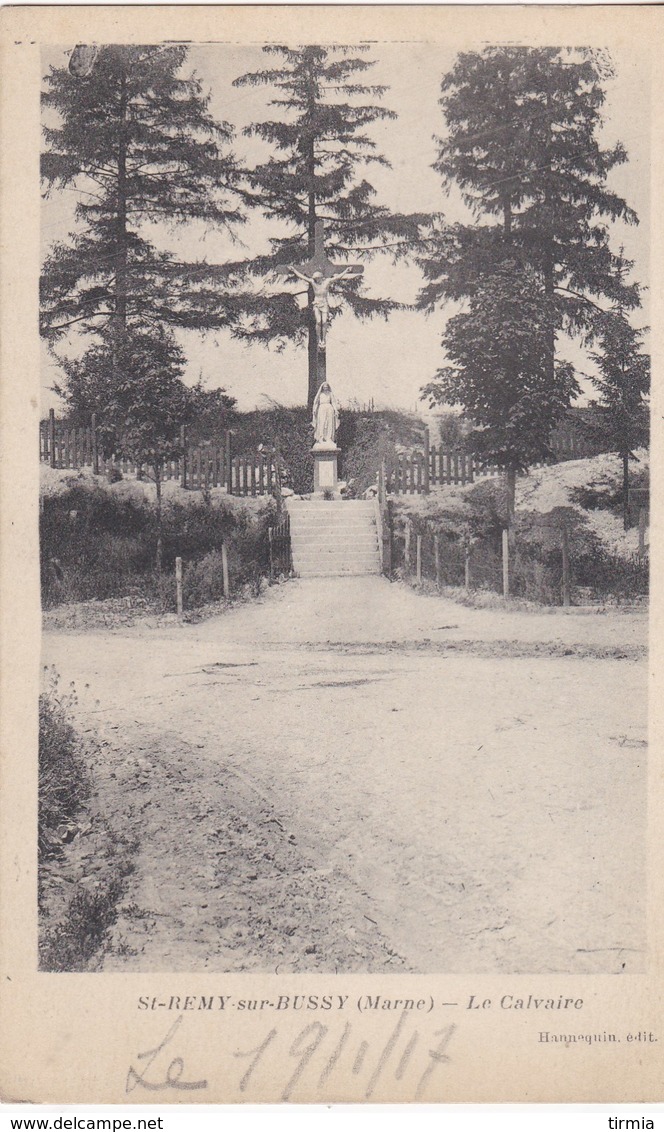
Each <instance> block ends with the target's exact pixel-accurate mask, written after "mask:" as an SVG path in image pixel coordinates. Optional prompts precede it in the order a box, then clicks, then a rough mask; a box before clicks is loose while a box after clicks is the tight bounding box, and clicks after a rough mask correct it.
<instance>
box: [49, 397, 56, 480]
mask: <svg viewBox="0 0 664 1132" xmlns="http://www.w3.org/2000/svg"><path fill="white" fill-rule="evenodd" d="M48 456H49V464H50V465H51V467H52V468H54V467H55V409H49V411H48Z"/></svg>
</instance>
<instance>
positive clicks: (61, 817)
mask: <svg viewBox="0 0 664 1132" xmlns="http://www.w3.org/2000/svg"><path fill="white" fill-rule="evenodd" d="M74 702H75V697H74V694H73V692H71V693H69V694H68V695H63V694H62V693H61V691H60V689H59V684H58V678H57V677H56V676H55V675H54V676H52V678H51V682H50V686H49V687H48V689H47V690H46V691H45V692H43V693H42V694H41V695H40V697H39V859H40V861H44V860H47V859H48V858H51V857H54V856H57V855H58V854H59V853H60V852H61V850H62V846H63V845H64V844H65V843H66V842H67V841H68V840H70V838H71V836H72V834H73V832H75V828H76V827H75V818H76V816H77V814H78V813H79V810H80V809H81V807H82V805H83V803H84V802H85V801H86V799H87V798H88V797H89V794H90V780H89V777H88V773H87V769H86V767H85V763H84V761H83V759H82V758H81V756H80V739H79V737H78V735H77V734H76V731H75V730H74V728H73V726H72V724H71V722H70V719H69V713H70V711H71V708H72V706H73V704H74Z"/></svg>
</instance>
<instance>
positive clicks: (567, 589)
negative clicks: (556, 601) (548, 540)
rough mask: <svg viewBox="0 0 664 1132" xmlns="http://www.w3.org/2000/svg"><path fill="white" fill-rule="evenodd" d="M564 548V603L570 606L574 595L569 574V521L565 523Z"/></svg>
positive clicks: (563, 531) (563, 530) (563, 533)
mask: <svg viewBox="0 0 664 1132" xmlns="http://www.w3.org/2000/svg"><path fill="white" fill-rule="evenodd" d="M562 550H563V605H564V606H570V605H571V604H572V596H571V587H570V574H569V533H568V530H567V523H563V529H562Z"/></svg>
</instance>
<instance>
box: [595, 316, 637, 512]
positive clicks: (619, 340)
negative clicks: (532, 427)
mask: <svg viewBox="0 0 664 1132" xmlns="http://www.w3.org/2000/svg"><path fill="white" fill-rule="evenodd" d="M642 341H643V331H642V330H635V329H634V327H633V326H632V325H631V324H630V322H629V320H628V319H627V317H626V315H625V312H624V310H622V309H621V308H620V307H619V306H618V307H615V308H614V309H613V310H611V311H607V312H606V313H605V314H603V315H601V316H600V317H598V346H599V349H597V350H596V351H594V352H593V353H592V354H591V357H592V359H593V361H594V362H595V364H596V366H597V368H598V371H599V374H598V375H597V376H593V375H591V381H592V383H593V385H594V386H595V389H596V390H597V392H598V393H599V397H598V414H597V416H596V417H595V418H594V420H593V423H592V424H591V425H590V428H591V430H592V432H593V433H594V434H595V436H598V437H599V438H600V439H601V440H602V441H603V442H604V444H606V445H607V447H608V448H609V449H610V450H611V451H613V452H616V453H617V454H618V456H619V457H620V460H621V463H622V505H623V523H624V527H625V530H627V528H628V526H629V481H630V474H629V471H630V463H631V462H632V461H633V460H634V459H635V458H636V457H635V455H634V449H635V448H639V447H640V446H641V445H643V444H647V442H648V435H649V412H648V403H647V397H648V393H649V391H650V358H649V357H648V355H647V354H645V353H644V352H643V350H642Z"/></svg>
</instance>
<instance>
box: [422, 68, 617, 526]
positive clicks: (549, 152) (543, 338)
mask: <svg viewBox="0 0 664 1132" xmlns="http://www.w3.org/2000/svg"><path fill="white" fill-rule="evenodd" d="M610 73H611V72H610V70H609V68H608V67H607V64H606V61H605V60H603V59H600V57H599V56H598V55H596V54H593V53H592V52H590V51H583V52H575V53H571V52H567V51H563V50H560V49H557V48H489V49H487V50H485V51H483V52H481V53H474V52H473V53H468V54H463V55H461V56H459V59H458V60H457V63H456V65H455V67H454V69H453V70H452V72H451V73H450V74H449V75H447V76H446V77H445V78H444V79H443V83H442V98H441V105H442V108H443V112H444V114H445V118H446V121H447V126H448V131H449V132H448V134H447V136H446V137H445V138H444V139H443V140H440V141H439V155H438V160H437V162H436V165H435V168H436V169H437V170H438V172H439V173H440V174H441V177H442V180H443V185H444V186H445V187H446V188H449V187H450V186H451V185H453V184H457V185H458V186H460V188H461V192H462V196H463V199H464V201H465V203H466V205H467V206H468V207H469V208H470V210H471V211H472V213H473V214H474V216H475V218H476V220H477V221H478V222H479V223H476V224H475V225H470V224H468V225H464V224H456V225H450V226H447V227H444V228H442V230H432V232H431V233H430V244H429V248H428V251H427V253H426V254H425V255H424V256H422V257H421V260H420V262H421V266H422V268H423V271H424V273H425V276H426V279H427V283H426V285H425V287H424V288H423V289H422V292H421V294H420V300H419V303H420V307H421V308H422V309H425V310H429V311H431V310H434V309H435V308H436V307H438V306H439V305H440V304H444V303H446V302H448V301H450V300H465V301H467V302H470V303H471V307H472V310H471V314H470V315H469V316H468V319H469V321H468V322H467V323H465V324H464V321H463V316H461V319H460V321H455V320H452V325H451V326H450V327H448V330H447V331H446V333H445V335H444V337H443V346H444V348H446V349H449V351H450V356H451V357H452V359H453V361H455V365H454V366H453V368H452V370H449V369H448V370H446V371H445V376H444V379H442V380H440V381H434V382H433V383H431V384H430V385H429V386H428V387H427V389H426V392H427V393H428V394H429V396H431V397H432V398H434V399H440V400H444V399H448V400H450V399H453V400H454V401H456V403H459V404H461V405H463V406H464V407H465V408H466V410H467V411H468V412H469V413H472V411H473V410H472V406H473V405H476V404H478V403H484V404H485V405H487V406H488V407H489V408H490V415H491V416H492V417H493V418H494V423H493V424H492V425H491V426H487V424H486V421H484V423H483V422H482V421H480V420H478V424H480V425H481V427H482V428H483V429H484V435H483V444H484V446H485V448H487V449H488V448H490V447H491V443H492V442H491V432H488V433H487V431H486V429H487V428H488V427H489V428H491V429H493V430H494V431H495V430H497V431H496V432H495V441H496V443H495V445H494V451H493V452H492V456H493V458H497V457H498V455H499V454H500V452H501V450H503V455H502V457H501V461H500V462H503V463H504V466H505V467H506V469H507V472H508V485H509V488H510V491H509V494H510V497H511V504H512V507H513V499H514V478H515V473H516V471H517V470H518V468H519V467H527V465H528V463H529V462H534V461H535V460H538V459H545V458H546V457H547V455H548V454H549V448H548V433H549V432H550V431H551V428H553V427H554V425H555V424H556V423H557V420H558V419H559V418H560V415H561V414H562V412H564V408H565V399H566V398H567V403H569V398H570V397H572V396H574V395H575V393H576V392H577V390H578V386H577V385H576V383H575V382H574V381H573V380H572V379H571V378H570V374H569V370H568V367H566V366H564V365H560V364H558V363H557V361H556V353H557V343H558V338H559V335H560V333H561V332H563V331H564V332H568V333H571V334H579V333H580V334H581V335H582V337H583V338H584V339H585V340H588V339H591V338H592V337H593V335H594V334H595V327H596V317H597V314H598V310H601V309H603V308H602V303H604V304H606V303H607V302H620V303H621V304H622V305H623V307H624V308H629V307H634V306H636V305H638V302H639V297H638V288H637V287H636V286H634V285H632V286H628V285H627V284H626V283H625V282H624V280H623V278H622V277H621V274H620V271H619V261H618V257H617V256H616V255H614V254H613V252H612V251H611V247H610V243H609V224H610V222H611V221H614V220H616V219H622V220H625V221H627V222H630V223H635V222H636V221H637V218H636V216H635V214H634V212H633V211H632V210H631V209H630V208H629V207H628V206H627V204H626V203H625V202H624V201H623V200H621V198H620V197H618V196H617V195H616V194H615V193H613V192H611V191H610V190H609V189H608V188H607V185H606V179H607V176H608V174H609V172H610V171H611V169H613V168H614V167H615V166H616V165H618V164H620V163H622V162H624V161H625V160H626V159H627V157H626V153H625V150H624V148H623V146H622V145H620V144H617V145H615V146H613V147H611V148H608V149H606V148H602V146H601V145H600V142H599V140H598V129H599V126H600V124H601V108H602V105H603V102H604V98H605V93H604V88H603V83H604V81H605V80H606V79H607V78H608V77H609V75H610ZM510 274H511V275H512V276H513V277H514V278H515V279H516V278H517V277H518V276H522V278H523V280H524V281H525V280H529V281H530V284H529V294H530V296H531V298H532V299H533V301H534V303H535V308H536V309H535V310H534V311H533V310H532V309H531V304H530V303H526V304H525V305H524V304H522V303H519V304H517V305H514V306H513V307H512V308H510V305H509V302H506V303H504V304H503V309H504V317H505V318H506V320H507V321H506V325H508V326H509V327H510V328H511V329H510V333H511V335H513V336H515V337H521V336H524V335H525V336H527V334H528V326H529V321H530V323H531V325H532V326H533V327H534V328H536V329H534V330H533V339H537V340H538V345H539V350H540V351H541V353H540V355H539V361H538V356H537V354H536V352H531V353H530V360H531V362H532V364H533V366H534V367H535V368H534V369H533V371H532V374H531V375H530V378H528V375H527V373H526V370H525V369H523V366H522V365H521V364H519V366H518V367H517V370H516V371H515V373H514V374H513V375H512V376H513V378H514V379H516V376H517V372H518V373H520V375H521V376H520V377H519V379H518V382H517V385H516V386H515V385H514V380H510V383H508V384H509V386H510V387H511V388H512V389H513V392H514V397H515V400H514V401H513V402H512V403H510V404H508V403H507V402H506V399H505V392H506V386H505V374H506V371H505V368H504V364H503V363H505V362H506V361H507V360H508V359H507V358H503V359H502V361H501V363H500V364H499V365H497V366H496V367H495V368H494V369H492V367H491V366H489V367H488V368H486V369H484V370H483V371H482V373H481V374H480V373H479V371H478V367H477V366H475V367H473V365H472V360H471V359H470V357H469V356H468V354H467V351H465V349H463V348H462V344H461V343H460V341H459V336H460V335H461V334H462V328H463V327H464V325H466V327H467V329H468V331H469V333H471V332H472V333H474V332H475V331H477V332H478V333H481V329H482V315H481V302H482V301H484V300H486V301H488V302H489V307H488V314H489V315H490V316H491V317H488V318H487V319H486V320H485V325H486V337H487V340H486V342H485V343H484V347H485V348H484V349H481V350H480V353H481V354H482V355H483V356H486V357H490V356H491V350H492V341H491V340H490V335H494V334H495V332H496V327H495V323H494V321H493V314H494V313H495V305H494V306H492V303H493V299H492V296H493V295H494V291H495V288H494V287H493V286H492V285H491V283H490V280H492V278H494V277H497V278H498V279H499V280H500V281H501V282H500V283H499V284H498V287H499V290H502V292H503V295H504V296H505V279H506V277H507V276H508V275H510ZM508 290H509V288H508ZM517 291H518V288H517ZM515 293H516V292H515ZM494 297H495V296H494ZM535 314H536V318H535V321H534V322H533V321H532V320H533V317H534V315H535ZM489 327H491V329H489ZM476 346H477V348H478V349H479V343H478V342H476ZM462 357H463V358H464V359H465V360H464V362H463V364H460V359H461V358H462ZM523 360H524V358H522V359H521V361H522V362H523ZM542 366H543V367H544V368H543V369H542ZM477 382H479V383H480V384H479V385H477V384H476V383H477ZM519 382H521V383H522V385H519ZM519 388H523V392H524V395H527V398H528V403H529V405H530V411H529V413H528V414H527V415H526V416H525V417H524V418H523V419H522V426H521V427H520V428H519V427H516V424H515V419H516V418H518V417H519V413H518V411H517V406H518V404H519V401H520V398H519V396H518V389H519ZM536 390H537V391H538V392H537V393H536V392H535V391H536ZM536 400H538V404H536ZM500 406H502V412H503V413H504V414H505V415H504V417H503V418H501V419H499V418H496V416H495V412H494V409H495V408H498V407H500ZM533 414H535V416H536V417H537V419H538V420H539V426H538V427H537V428H536V429H535V430H533V428H532V420H533ZM501 422H502V423H501ZM508 422H511V423H509V428H510V434H511V438H512V440H511V446H510V447H511V453H512V455H511V457H510V458H509V460H508V453H507V450H506V449H505V445H504V436H502V435H501V428H504V427H508ZM535 441H536V442H535Z"/></svg>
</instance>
